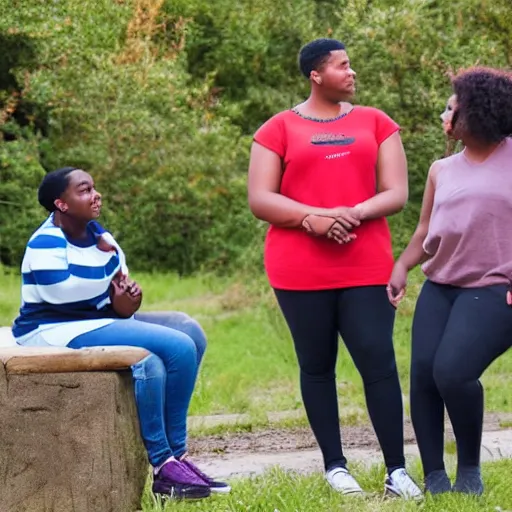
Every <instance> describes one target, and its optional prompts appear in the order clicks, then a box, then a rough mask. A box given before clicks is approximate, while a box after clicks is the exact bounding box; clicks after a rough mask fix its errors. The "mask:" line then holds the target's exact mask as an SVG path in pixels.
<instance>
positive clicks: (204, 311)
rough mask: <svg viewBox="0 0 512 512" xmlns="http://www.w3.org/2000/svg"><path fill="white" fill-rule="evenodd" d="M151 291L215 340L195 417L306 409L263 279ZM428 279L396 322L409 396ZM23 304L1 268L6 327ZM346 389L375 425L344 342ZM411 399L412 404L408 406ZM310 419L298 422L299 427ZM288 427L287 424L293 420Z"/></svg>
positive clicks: (498, 378) (159, 282) (505, 374)
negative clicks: (416, 327) (415, 318)
mask: <svg viewBox="0 0 512 512" xmlns="http://www.w3.org/2000/svg"><path fill="white" fill-rule="evenodd" d="M134 277H135V278H136V279H137V280H138V281H139V282H140V283H141V285H142V288H143V290H144V305H143V307H144V309H147V310H182V311H185V312H187V313H189V314H191V315H193V316H195V317H196V318H197V319H198V320H199V321H200V322H201V323H202V325H203V327H204V328H205V330H206V333H207V335H208V339H209V347H208V350H207V352H206V357H205V360H204V365H203V368H202V370H201V373H200V377H199V380H198V383H197V387H196V391H195V393H194V397H193V400H192V404H191V410H190V413H191V415H215V414H229V413H246V414H248V416H249V421H248V422H247V421H246V423H248V425H245V428H251V425H252V426H254V425H262V426H264V425H265V424H266V423H267V419H266V414H267V412H271V411H293V410H296V411H302V403H301V398H300V392H299V386H298V369H297V363H296V358H295V354H294V351H293V346H292V342H291V339H290V335H289V333H288V329H287V327H286V325H285V323H284V321H283V319H282V316H281V313H280V311H279V309H278V307H277V305H276V302H275V300H274V297H273V295H272V293H271V291H270V289H269V287H268V285H267V284H266V282H265V281H264V279H263V278H262V277H261V276H256V277H252V278H251V279H243V278H240V277H239V276H235V277H212V276H208V275H200V276H196V277H190V278H183V279H180V278H179V277H178V276H176V275H172V274H135V275H134ZM421 280H422V279H421V275H420V274H419V273H413V275H412V276H411V282H410V285H409V290H408V295H407V297H406V299H405V300H404V302H403V303H402V305H401V306H400V310H399V314H398V315H397V320H396V325H395V348H396V355H397V361H398V367H399V372H400V378H401V382H402V388H403V392H404V394H406V395H407V393H408V386H409V383H408V380H409V358H410V348H409V347H410V329H411V317H412V313H413V310H414V302H415V297H416V295H417V293H418V291H419V288H420V286H421ZM18 307H19V276H18V275H16V274H15V273H7V272H6V271H5V270H4V271H2V270H1V269H0V325H9V324H10V322H11V321H12V319H13V318H14V317H15V316H16V313H17V309H18ZM511 363H512V351H509V352H508V353H507V354H505V355H504V356H502V357H501V358H499V359H498V360H497V361H496V362H495V363H494V364H493V365H492V366H491V367H490V368H489V369H488V370H487V372H486V374H485V376H484V378H483V382H484V386H485V388H486V407H487V410H488V411H496V412H501V411H503V412H512V395H511V394H510V387H511V386H512V374H511V373H510V368H511ZM337 375H338V390H339V397H340V398H339V399H340V407H341V410H342V411H343V413H342V414H343V416H345V415H348V417H349V419H348V421H349V422H352V423H353V422H360V421H367V414H366V409H365V402H364V396H363V389H362V385H361V380H360V377H359V375H358V373H357V371H356V369H355V367H354V365H353V363H352V361H351V359H350V357H349V355H348V353H347V351H346V350H345V348H344V346H343V345H341V350H340V354H339V361H338V369H337ZM406 402H407V401H406ZM301 421H302V420H301V419H300V418H299V419H295V420H293V421H292V422H291V423H294V424H297V423H300V422H301ZM285 423H286V422H285Z"/></svg>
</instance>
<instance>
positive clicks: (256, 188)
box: [248, 142, 359, 228]
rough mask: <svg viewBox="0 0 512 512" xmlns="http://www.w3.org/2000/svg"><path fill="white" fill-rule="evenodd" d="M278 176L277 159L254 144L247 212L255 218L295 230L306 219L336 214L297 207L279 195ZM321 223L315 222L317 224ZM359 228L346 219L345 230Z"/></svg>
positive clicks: (279, 177) (298, 204)
mask: <svg viewBox="0 0 512 512" xmlns="http://www.w3.org/2000/svg"><path fill="white" fill-rule="evenodd" d="M281 174H282V164H281V158H280V157H279V155H278V154H277V153H274V152H273V151H271V150H269V149H267V148H265V147H264V146H262V145H261V144H258V143H257V142H253V144H252V148H251V158H250V162H249V178H248V199H249V208H250V209H251V212H252V213H253V215H254V216H255V217H257V218H258V219H261V220H264V221H266V222H268V223H270V224H273V225H275V226H279V227H284V228H298V227H300V226H301V225H302V221H303V220H304V218H305V217H307V216H308V215H321V216H327V215H329V214H330V213H331V212H334V211H335V210H334V209H332V210H329V209H326V208H317V207H314V206H309V205H306V204H303V203H299V202H298V201H294V200H293V199H290V198H289V197H286V196H284V195H282V194H280V193H279V189H280V186H281ZM347 215H348V217H350V215H349V214H347ZM333 217H334V215H333ZM325 220H326V221H327V223H328V222H329V221H328V220H327V219H325ZM323 221H324V220H322V219H318V222H323ZM358 224H359V221H358V220H357V219H355V218H354V219H352V218H350V219H348V226H351V225H354V226H355V225H358Z"/></svg>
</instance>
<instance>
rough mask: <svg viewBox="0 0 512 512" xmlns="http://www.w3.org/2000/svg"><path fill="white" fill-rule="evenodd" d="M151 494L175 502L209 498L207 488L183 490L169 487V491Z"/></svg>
mask: <svg viewBox="0 0 512 512" xmlns="http://www.w3.org/2000/svg"><path fill="white" fill-rule="evenodd" d="M153 494H158V495H159V496H160V497H161V498H163V499H168V500H176V501H182V500H186V501H190V500H202V499H204V498H209V497H210V496H211V491H210V488H209V487H205V488H196V489H191V488H187V487H185V488H183V487H181V486H176V487H171V488H170V489H169V490H167V489H165V490H164V489H162V490H153Z"/></svg>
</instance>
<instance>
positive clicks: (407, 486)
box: [384, 468, 423, 500]
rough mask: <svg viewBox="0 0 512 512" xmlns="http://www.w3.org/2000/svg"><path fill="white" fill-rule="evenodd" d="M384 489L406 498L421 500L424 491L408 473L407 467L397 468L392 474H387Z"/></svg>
mask: <svg viewBox="0 0 512 512" xmlns="http://www.w3.org/2000/svg"><path fill="white" fill-rule="evenodd" d="M384 490H385V491H386V492H389V493H391V494H394V495H395V496H400V497H401V498H404V499H405V500H421V499H422V498H423V493H422V492H421V490H420V488H419V487H418V486H417V485H416V484H415V483H414V480H413V479H412V478H411V477H410V476H409V475H408V474H407V471H405V469H403V468H400V469H395V471H393V473H391V475H386V480H385V481H384Z"/></svg>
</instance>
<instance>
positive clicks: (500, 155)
mask: <svg viewBox="0 0 512 512" xmlns="http://www.w3.org/2000/svg"><path fill="white" fill-rule="evenodd" d="M452 85H453V91H454V97H453V98H452V99H451V101H452V109H451V111H449V110H450V109H448V111H447V112H446V113H445V114H446V115H444V116H443V117H444V118H445V119H443V121H444V123H445V131H446V132H447V133H448V134H449V135H450V136H452V137H453V138H454V139H457V140H460V141H462V144H463V146H464V149H463V150H462V151H460V152H458V153H456V154H454V155H452V156H449V157H447V158H444V159H442V160H438V161H437V162H434V164H433V165H432V167H431V168H430V171H429V174H428V178H427V184H426V188H425V192H424V197H423V205H422V211H421V215H420V220H419V223H418V226H417V228H416V231H415V233H414V235H413V237H412V239H411V241H410V243H409V245H408V246H407V248H406V249H405V251H404V252H403V254H402V255H401V256H400V257H399V259H398V261H397V262H396V263H395V266H394V269H393V272H392V275H391V279H390V282H389V285H388V294H389V298H390V301H391V303H392V304H394V305H396V304H398V302H399V301H400V300H401V298H402V297H403V295H404V292H405V287H406V282H407V273H408V271H409V270H411V269H412V268H414V267H415V266H416V265H418V264H420V263H423V266H422V269H423V272H424V274H425V275H426V277H427V280H426V282H425V283H424V285H423V288H422V290H421V293H420V296H419V298H418V302H417V304H416V311H415V314H414V321H413V328H412V360H411V416H412V421H413V425H414V429H415V432H416V438H417V441H418V447H419V450H420V454H421V459H422V463H423V470H424V474H425V487H426V490H427V491H429V492H431V493H432V494H438V493H442V492H447V491H450V490H453V491H457V492H463V493H468V494H476V495H480V494H481V493H482V492H483V482H482V477H481V473H480V443H481V438H482V425H483V411H484V397H483V389H482V386H481V384H480V382H479V378H480V376H481V375H482V374H483V372H484V371H485V369H486V368H487V367H488V366H489V365H490V364H491V363H492V362H493V361H494V360H495V359H496V358H498V357H499V356H500V355H501V354H503V353H504V352H506V351H507V350H508V349H509V348H510V346H511V345H512V309H511V308H510V305H511V304H512V297H511V294H510V290H509V286H510V279H511V277H512V238H511V236H510V230H509V229H510V228H509V225H510V218H512V199H511V198H512V139H511V138H510V135H511V134H512V77H511V75H510V74H507V73H504V72H502V71H498V70H494V69H488V68H471V69H469V70H466V71H463V72H461V73H459V74H458V75H457V76H455V77H454V78H453V80H452ZM445 406H446V409H447V411H448V415H449V417H450V420H451V423H452V426H453V431H454V434H455V439H456V442H457V475H456V480H455V483H454V485H453V487H452V485H451V482H450V480H449V478H448V476H447V474H446V471H445V466H444V460H443V441H444V439H443V438H444V408H445Z"/></svg>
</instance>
